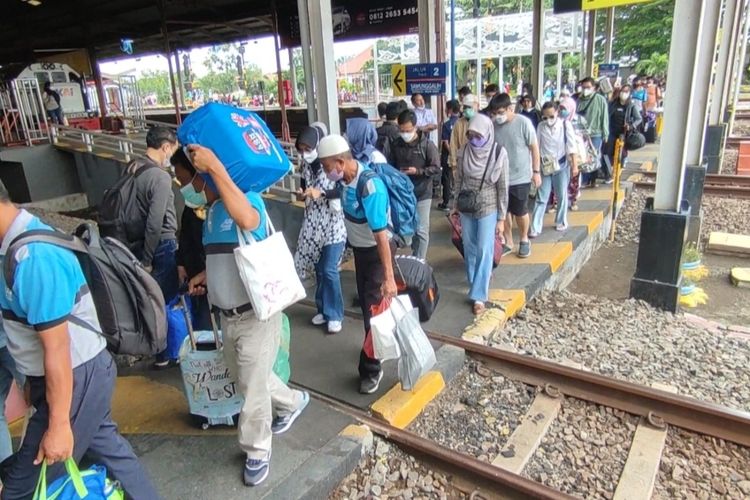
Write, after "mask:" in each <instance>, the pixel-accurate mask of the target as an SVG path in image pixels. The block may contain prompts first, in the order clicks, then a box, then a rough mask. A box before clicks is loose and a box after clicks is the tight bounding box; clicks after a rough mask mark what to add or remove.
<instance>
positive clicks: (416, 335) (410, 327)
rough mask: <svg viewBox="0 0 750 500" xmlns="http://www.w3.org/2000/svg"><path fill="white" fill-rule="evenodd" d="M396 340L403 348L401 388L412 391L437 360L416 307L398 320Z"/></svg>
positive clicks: (400, 359)
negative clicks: (420, 322)
mask: <svg viewBox="0 0 750 500" xmlns="http://www.w3.org/2000/svg"><path fill="white" fill-rule="evenodd" d="M396 308H397V309H398V306H397V307H396ZM396 340H398V344H399V347H400V348H401V357H400V358H399V360H398V378H399V380H400V381H401V389H403V390H404V391H410V390H412V389H413V388H414V386H415V385H416V384H417V382H418V381H419V379H420V378H422V376H423V375H425V374H426V373H427V372H428V371H430V370H431V369H432V367H433V366H435V363H436V362H437V360H436V358H435V350H434V349H433V348H432V344H430V340H429V339H428V338H427V335H426V334H425V333H424V330H422V325H420V324H419V313H418V311H417V310H416V309H412V310H411V311H409V312H407V313H406V314H404V315H403V316H402V317H401V318H400V319H399V320H398V321H397V322H396Z"/></svg>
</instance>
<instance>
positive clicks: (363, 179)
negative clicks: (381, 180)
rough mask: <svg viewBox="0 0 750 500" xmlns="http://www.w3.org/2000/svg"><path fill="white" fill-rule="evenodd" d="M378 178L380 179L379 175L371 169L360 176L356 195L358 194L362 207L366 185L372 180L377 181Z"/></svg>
mask: <svg viewBox="0 0 750 500" xmlns="http://www.w3.org/2000/svg"><path fill="white" fill-rule="evenodd" d="M376 177H378V174H377V173H376V172H375V171H374V170H372V169H370V168H367V169H365V170H363V171H362V173H361V174H359V179H357V188H356V193H357V201H358V202H359V204H360V205H361V204H362V198H363V195H364V192H365V185H367V183H368V182H369V181H370V180H371V179H375V178H376Z"/></svg>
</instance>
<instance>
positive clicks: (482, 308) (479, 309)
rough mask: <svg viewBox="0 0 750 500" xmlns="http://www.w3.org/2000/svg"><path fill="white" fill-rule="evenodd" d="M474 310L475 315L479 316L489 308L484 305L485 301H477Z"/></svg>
mask: <svg viewBox="0 0 750 500" xmlns="http://www.w3.org/2000/svg"><path fill="white" fill-rule="evenodd" d="M472 310H473V311H474V316H479V315H480V314H482V313H483V312H484V311H486V310H487V307H486V306H485V305H484V302H479V301H475V302H474V307H473V308H472Z"/></svg>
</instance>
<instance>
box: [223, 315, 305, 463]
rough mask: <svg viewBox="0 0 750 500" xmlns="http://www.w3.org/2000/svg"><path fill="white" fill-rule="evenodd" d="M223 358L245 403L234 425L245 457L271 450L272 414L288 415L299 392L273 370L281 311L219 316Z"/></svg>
mask: <svg viewBox="0 0 750 500" xmlns="http://www.w3.org/2000/svg"><path fill="white" fill-rule="evenodd" d="M221 329H222V331H223V332H224V361H225V362H226V364H227V368H229V371H230V372H231V373H232V375H234V378H235V379H236V380H237V386H238V388H239V390H240V393H241V394H242V395H243V396H244V397H245V403H244V404H243V405H242V410H241V411H240V421H239V425H238V431H239V437H240V448H242V451H244V452H245V453H246V454H247V457H248V458H253V459H260V458H266V457H267V456H268V454H269V453H270V452H271V438H272V434H271V421H272V419H273V415H274V414H276V415H288V414H289V413H292V412H293V411H295V410H296V409H297V408H299V405H300V404H301V403H302V393H301V392H300V391H295V390H293V389H290V388H289V387H288V386H287V385H286V384H285V383H284V382H283V381H282V380H281V379H280V378H279V377H277V376H276V374H275V373H274V372H273V364H274V361H276V353H277V352H278V350H279V343H280V341H281V314H276V315H275V316H273V317H271V319H269V320H268V321H259V320H258V318H257V317H256V316H255V312H253V311H247V312H245V313H243V314H240V315H237V316H232V317H227V316H223V315H222V317H221Z"/></svg>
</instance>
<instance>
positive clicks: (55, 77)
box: [52, 71, 68, 83]
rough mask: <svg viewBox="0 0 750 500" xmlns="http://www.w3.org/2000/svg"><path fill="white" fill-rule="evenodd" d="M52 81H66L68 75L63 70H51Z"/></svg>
mask: <svg viewBox="0 0 750 500" xmlns="http://www.w3.org/2000/svg"><path fill="white" fill-rule="evenodd" d="M52 83H68V75H66V74H65V72H64V71H53V72H52Z"/></svg>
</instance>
